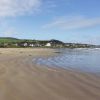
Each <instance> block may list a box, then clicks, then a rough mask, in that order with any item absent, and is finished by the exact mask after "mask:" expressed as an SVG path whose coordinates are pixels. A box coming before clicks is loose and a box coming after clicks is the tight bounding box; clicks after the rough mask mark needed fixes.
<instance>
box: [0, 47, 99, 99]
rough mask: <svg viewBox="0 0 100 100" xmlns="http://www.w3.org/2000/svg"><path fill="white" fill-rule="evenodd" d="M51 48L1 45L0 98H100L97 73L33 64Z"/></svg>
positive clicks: (51, 54)
mask: <svg viewBox="0 0 100 100" xmlns="http://www.w3.org/2000/svg"><path fill="white" fill-rule="evenodd" d="M54 52H55V50H52V49H31V48H12V49H11V48H0V100H100V77H99V76H97V75H94V74H90V73H83V72H77V71H74V70H65V69H61V68H47V67H45V66H36V65H35V64H34V63H33V62H32V59H33V58H34V57H38V56H42V57H47V56H53V55H55V53H54Z"/></svg>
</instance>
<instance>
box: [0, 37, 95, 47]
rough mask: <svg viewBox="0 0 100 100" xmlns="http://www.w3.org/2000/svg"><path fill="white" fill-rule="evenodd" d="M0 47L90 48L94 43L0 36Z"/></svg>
mask: <svg viewBox="0 0 100 100" xmlns="http://www.w3.org/2000/svg"><path fill="white" fill-rule="evenodd" d="M0 47H4V48H7V47H8V48H9V47H12V48H13V47H16V48H18V47H19V48H20V47H26V48H27V47H31V48H34V47H44V48H90V47H91V48H92V47H96V46H95V45H90V44H81V43H64V42H62V41H59V40H55V39H52V40H28V39H17V38H10V37H6V38H0Z"/></svg>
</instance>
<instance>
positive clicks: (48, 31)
mask: <svg viewBox="0 0 100 100" xmlns="http://www.w3.org/2000/svg"><path fill="white" fill-rule="evenodd" d="M0 37H15V38H24V39H39V40H50V39H58V40H61V41H63V42H75V43H77V42H78V43H89V44H100V0H0Z"/></svg>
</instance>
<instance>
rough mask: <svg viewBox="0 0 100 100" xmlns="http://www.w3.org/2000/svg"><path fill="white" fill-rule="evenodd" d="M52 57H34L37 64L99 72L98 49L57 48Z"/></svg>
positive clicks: (99, 56) (99, 54) (99, 55)
mask: <svg viewBox="0 0 100 100" xmlns="http://www.w3.org/2000/svg"><path fill="white" fill-rule="evenodd" d="M56 53H57V55H56V56H53V57H46V58H44V57H43V58H42V57H38V58H34V59H33V62H35V63H36V64H37V65H43V66H47V67H60V68H65V69H75V70H80V71H85V72H93V73H100V49H98V48H95V49H87V48H85V49H57V52H56Z"/></svg>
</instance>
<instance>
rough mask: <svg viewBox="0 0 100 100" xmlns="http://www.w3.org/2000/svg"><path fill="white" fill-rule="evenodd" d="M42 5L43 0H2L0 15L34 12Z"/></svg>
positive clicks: (0, 1) (0, 2) (0, 0)
mask: <svg viewBox="0 0 100 100" xmlns="http://www.w3.org/2000/svg"><path fill="white" fill-rule="evenodd" d="M40 5H41V0H0V17H7V16H8V17H9V16H19V15H24V14H26V13H34V12H35V11H36V10H38V8H39V6H40Z"/></svg>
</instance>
